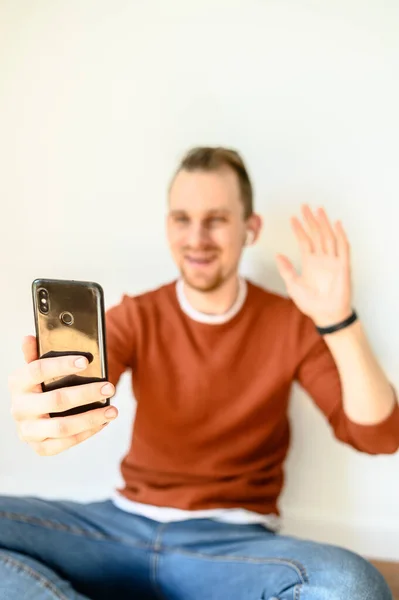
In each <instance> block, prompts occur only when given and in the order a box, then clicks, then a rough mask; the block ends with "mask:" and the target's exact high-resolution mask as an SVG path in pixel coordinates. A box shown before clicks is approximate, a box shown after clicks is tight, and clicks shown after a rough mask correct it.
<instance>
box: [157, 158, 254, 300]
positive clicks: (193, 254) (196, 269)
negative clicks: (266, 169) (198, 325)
mask: <svg viewBox="0 0 399 600" xmlns="http://www.w3.org/2000/svg"><path fill="white" fill-rule="evenodd" d="M246 229H247V224H246V222H245V219H244V207H243V203H242V201H241V197H240V189H239V185H238V180H237V176H236V174H235V173H234V172H233V171H232V170H231V169H228V168H225V169H222V170H219V171H216V172H204V171H194V172H187V171H180V172H179V173H178V174H177V176H176V178H175V180H174V182H173V184H172V187H171V190H170V197H169V215H168V241H169V245H170V248H171V251H172V256H173V259H174V261H175V262H176V264H177V266H178V268H179V270H180V272H181V275H182V277H183V279H184V281H185V282H186V283H187V284H188V285H189V286H190V287H192V288H194V289H196V290H200V291H204V292H207V291H212V290H215V289H217V288H218V287H220V286H221V285H222V284H223V283H224V282H225V281H227V280H228V279H229V278H231V277H232V276H235V274H236V273H237V269H238V264H239V260H240V256H241V252H242V249H243V245H244V243H245V235H246Z"/></svg>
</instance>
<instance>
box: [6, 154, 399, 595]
mask: <svg viewBox="0 0 399 600" xmlns="http://www.w3.org/2000/svg"><path fill="white" fill-rule="evenodd" d="M292 226H293V229H294V232H295V235H296V237H297V240H298V243H299V245H300V249H301V256H302V273H301V275H298V274H296V273H295V271H294V269H293V267H292V265H291V263H290V262H289V260H288V259H287V258H286V257H284V256H278V258H277V262H278V268H279V271H280V273H281V276H282V277H283V279H284V281H285V283H286V286H287V291H288V295H289V298H283V297H280V296H278V295H276V294H273V293H270V292H268V291H266V290H264V289H261V288H260V287H258V286H256V285H254V284H253V283H251V282H249V281H246V280H244V279H242V278H241V277H240V276H239V275H238V267H239V261H240V256H241V253H242V251H243V247H244V246H245V245H246V244H252V243H254V242H255V241H256V239H257V238H258V236H259V233H260V229H261V220H260V217H259V216H257V215H256V214H255V213H254V212H253V206H252V190H251V184H250V180H249V178H248V174H247V171H246V169H245V166H244V163H243V162H242V160H241V158H240V156H239V155H238V154H237V153H236V152H234V151H231V150H228V149H223V148H197V149H194V150H192V151H191V152H189V153H188V154H187V155H186V157H185V158H184V160H183V162H182V163H181V165H180V167H179V168H178V170H177V173H176V175H175V177H174V178H173V181H172V184H171V188H170V193H169V214H168V221H167V230H168V239H169V243H170V247H171V251H172V254H173V258H174V260H175V261H176V264H177V266H178V268H179V271H180V273H181V277H180V279H179V280H178V282H177V283H175V282H173V283H171V284H168V285H165V286H163V287H161V288H159V289H157V290H154V291H151V292H149V293H146V294H142V295H140V296H137V297H128V296H125V297H124V298H123V300H122V302H121V303H120V304H119V305H118V306H116V307H113V308H111V309H110V310H109V311H108V313H107V332H108V340H107V346H108V356H109V372H110V384H109V385H110V386H111V388H110V390H109V389H104V387H101V384H100V385H99V384H89V385H85V386H81V387H80V388H78V387H75V388H71V389H65V390H63V391H62V392H61V393H58V394H55V393H54V392H46V393H39V392H40V391H41V388H40V382H41V381H43V380H45V379H47V378H49V377H50V376H51V377H53V376H56V375H66V374H69V373H75V372H78V371H79V369H80V368H82V366H83V367H84V366H85V365H84V364H83V365H80V364H78V363H74V359H73V358H72V357H66V358H52V359H45V360H38V359H37V355H36V346H35V340H34V339H33V338H27V339H26V340H25V342H24V353H25V358H26V361H27V363H28V365H27V366H25V367H24V368H22V369H21V370H20V371H18V372H17V373H16V374H14V375H13V376H12V377H11V378H10V388H11V391H12V397H13V405H12V406H13V408H12V411H13V415H14V418H15V419H16V421H17V425H18V430H19V434H20V436H21V438H22V439H23V440H25V441H27V442H28V443H29V444H30V445H31V446H32V447H33V449H34V450H36V451H37V452H38V453H39V454H43V455H52V454H57V453H58V452H62V451H64V450H66V449H67V448H69V447H71V446H74V445H76V444H78V443H80V442H82V441H83V440H85V439H87V438H89V437H90V436H91V435H93V434H95V433H97V432H98V431H100V430H101V429H102V428H103V426H104V424H105V423H108V422H109V421H110V420H112V419H113V418H114V417H115V416H116V414H117V410H116V408H115V407H111V408H106V409H103V408H101V409H96V410H94V411H91V412H88V413H85V414H81V415H76V416H69V417H60V418H53V419H49V418H48V413H50V412H54V411H61V410H65V409H67V408H71V407H72V406H77V405H83V404H86V403H87V402H90V401H94V400H97V399H98V398H100V397H108V396H109V395H110V394H111V395H112V394H113V392H114V387H113V386H115V385H116V384H117V382H118V379H119V377H120V376H121V374H122V373H123V372H124V371H125V370H126V369H131V370H132V372H133V390H134V393H135V397H136V399H137V413H136V419H135V429H134V436H133V439H132V445H131V448H130V450H129V452H128V454H127V456H126V457H125V458H124V460H123V462H122V467H121V468H122V474H123V476H124V480H125V487H124V488H123V490H119V491H118V492H116V494H115V496H114V498H113V499H112V501H107V502H96V503H91V504H80V503H75V502H69V501H68V502H64V501H52V502H49V501H44V500H40V499H32V498H2V499H0V516H1V521H0V548H1V551H0V590H2V592H3V596H1V594H0V596H1V597H4V594H5V597H6V598H7V599H12V600H14V598H15V599H18V600H19V599H20V598H25V597H26V598H29V599H31V600H32V599H36V598H43V599H48V600H49V599H52V600H54V599H55V598H63V599H65V598H68V599H69V598H71V599H76V600H77V599H80V600H81V599H82V598H87V597H88V598H95V599H105V598H113V597H115V598H118V599H124V598H129V599H132V598H135V599H139V600H150V599H155V598H166V599H168V600H183V599H184V600H197V599H198V600H202V599H206V600H220V599H221V598H229V600H246V599H248V600H257V599H260V598H263V599H264V600H276V599H278V600H299V599H300V600H388V599H390V598H391V594H390V592H389V590H388V588H387V586H386V584H385V582H384V580H383V579H382V577H381V576H380V575H379V574H378V573H377V571H375V570H374V568H373V567H372V566H371V565H370V564H369V563H367V562H366V561H365V560H363V559H362V558H360V557H358V556H356V555H354V554H352V553H351V552H349V551H346V550H344V549H340V548H336V547H333V546H328V545H323V544H316V543H313V542H309V541H302V540H298V539H294V538H290V537H285V536H280V535H279V534H278V533H276V528H277V527H278V517H279V513H278V505H277V501H278V496H279V494H280V491H281V488H282V484H283V462H284V459H285V456H286V453H287V449H288V444H289V426H288V418H287V406H288V397H289V392H290V388H291V385H292V382H293V381H295V380H296V381H299V383H300V384H301V385H302V386H303V387H304V388H305V389H306V390H307V391H308V392H309V394H310V395H311V397H312V398H313V400H314V401H315V402H316V404H317V405H318V407H319V408H320V409H321V410H322V411H323V413H324V414H325V415H326V417H327V418H328V420H329V422H330V424H331V427H332V428H333V430H334V433H335V435H336V437H337V438H338V439H339V440H341V441H343V442H345V443H348V444H350V445H351V446H353V447H354V448H356V449H357V450H359V451H362V452H368V453H372V454H377V453H393V452H395V451H396V450H397V449H398V446H399V408H398V404H397V401H396V399H395V395H394V392H393V389H392V387H391V385H390V383H389V381H388V380H387V378H386V376H385V374H384V373H383V370H382V369H381V367H380V365H379V364H378V362H377V360H376V358H375V356H374V355H373V353H372V351H371V349H370V346H369V344H368V341H367V338H366V335H365V332H364V329H363V327H362V324H361V322H360V320H359V319H358V318H357V315H356V313H355V312H354V311H353V309H352V303H351V300H352V298H351V283H350V258H349V245H348V242H347V239H346V236H345V233H344V230H343V227H342V225H341V224H340V223H337V224H336V225H335V226H332V225H331V224H330V221H329V219H328V218H327V216H326V214H325V212H324V211H323V210H319V211H317V212H316V213H313V212H312V211H311V210H310V209H309V208H308V207H304V208H303V218H302V220H299V219H297V218H294V219H293V220H292Z"/></svg>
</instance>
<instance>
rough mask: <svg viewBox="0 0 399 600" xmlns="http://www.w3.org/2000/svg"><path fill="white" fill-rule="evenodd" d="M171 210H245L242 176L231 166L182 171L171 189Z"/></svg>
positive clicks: (192, 211)
mask: <svg viewBox="0 0 399 600" xmlns="http://www.w3.org/2000/svg"><path fill="white" fill-rule="evenodd" d="M169 208H170V210H183V211H186V212H191V213H194V212H208V211H215V210H228V211H229V212H237V213H239V212H240V211H241V212H242V211H243V205H242V201H241V196H240V188H239V184H238V179H237V176H236V174H235V173H234V171H232V170H231V169H227V168H226V169H220V170H219V171H210V172H207V171H191V172H189V171H184V170H183V171H180V172H179V173H178V174H177V175H176V177H175V179H174V181H173V183H172V186H171V189H170V193H169Z"/></svg>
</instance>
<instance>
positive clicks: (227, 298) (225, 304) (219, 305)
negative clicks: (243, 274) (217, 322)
mask: <svg viewBox="0 0 399 600" xmlns="http://www.w3.org/2000/svg"><path fill="white" fill-rule="evenodd" d="M238 289H239V283H238V275H237V273H235V274H234V275H233V276H232V277H230V278H229V279H228V280H226V281H225V282H224V283H223V284H222V285H221V286H220V287H218V288H217V289H215V290H212V291H210V292H201V291H200V290H196V289H194V288H192V287H190V286H189V285H188V284H187V283H186V282H184V294H185V296H186V298H187V300H188V302H189V303H190V305H191V306H192V307H193V308H194V309H195V310H197V311H199V312H201V313H204V314H207V315H223V314H224V313H226V312H227V311H228V310H229V309H230V308H231V307H232V306H233V304H234V302H235V301H236V300H237V295H238Z"/></svg>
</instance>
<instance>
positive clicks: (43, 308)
mask: <svg viewBox="0 0 399 600" xmlns="http://www.w3.org/2000/svg"><path fill="white" fill-rule="evenodd" d="M38 297H39V298H38V300H39V301H38V303H39V310H40V312H41V313H43V314H45V315H46V314H47V313H48V312H49V297H48V291H47V290H45V289H44V288H41V289H40V290H38Z"/></svg>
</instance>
